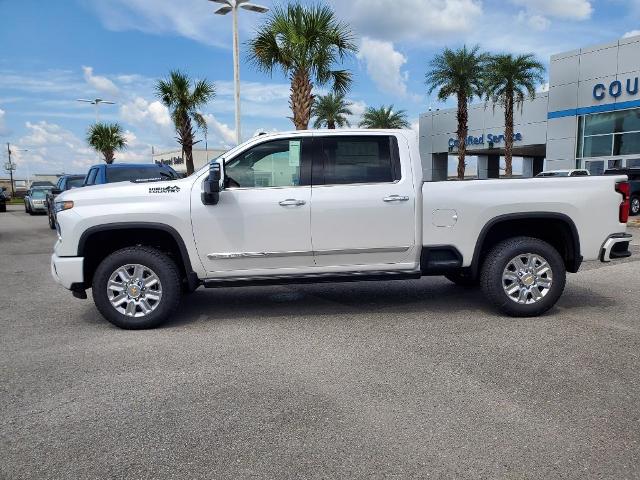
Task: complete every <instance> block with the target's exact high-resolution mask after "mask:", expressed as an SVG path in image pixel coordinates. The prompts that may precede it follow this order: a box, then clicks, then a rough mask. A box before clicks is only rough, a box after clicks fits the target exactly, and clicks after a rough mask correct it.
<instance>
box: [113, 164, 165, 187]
mask: <svg viewBox="0 0 640 480" xmlns="http://www.w3.org/2000/svg"><path fill="white" fill-rule="evenodd" d="M176 178H177V177H176V176H175V175H174V174H173V173H172V172H171V171H169V170H164V169H163V170H161V169H159V168H157V167H150V168H145V167H118V168H108V169H107V183H114V182H129V181H134V182H135V181H136V180H175V179H176Z"/></svg>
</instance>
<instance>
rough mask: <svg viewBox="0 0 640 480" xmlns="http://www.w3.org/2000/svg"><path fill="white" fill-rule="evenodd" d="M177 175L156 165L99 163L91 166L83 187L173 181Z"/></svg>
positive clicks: (170, 169) (164, 166)
mask: <svg viewBox="0 0 640 480" xmlns="http://www.w3.org/2000/svg"><path fill="white" fill-rule="evenodd" d="M177 178H180V176H179V175H178V173H177V172H176V171H175V170H174V169H173V168H171V167H170V166H168V165H164V164H158V163H110V164H107V163H101V164H98V165H94V166H92V167H91V168H90V169H89V171H88V172H87V175H86V177H85V179H84V183H83V184H82V186H83V187H89V186H92V185H103V184H105V183H115V182H129V181H149V180H175V179H177Z"/></svg>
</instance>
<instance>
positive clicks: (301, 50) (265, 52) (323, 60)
mask: <svg viewBox="0 0 640 480" xmlns="http://www.w3.org/2000/svg"><path fill="white" fill-rule="evenodd" d="M356 51H357V47H356V45H355V43H354V38H353V35H352V33H351V30H350V28H349V26H348V25H346V24H345V23H342V22H340V21H338V20H337V19H336V16H335V14H334V12H333V10H332V9H331V8H329V7H328V6H323V5H315V6H303V5H300V4H290V5H287V6H286V7H275V8H274V9H273V12H272V13H271V14H270V16H269V18H268V19H267V21H266V22H265V23H264V25H262V26H261V27H260V28H259V29H258V31H257V33H256V36H255V38H253V39H252V40H250V41H249V52H250V53H249V58H250V61H251V62H252V63H253V64H254V65H256V66H257V68H258V69H260V70H262V71H264V72H266V73H269V74H272V73H273V70H274V69H278V68H279V69H281V70H282V71H283V72H284V74H285V75H287V77H289V80H290V81H291V96H290V100H289V105H290V107H291V110H292V113H293V117H292V121H293V124H294V125H295V127H296V129H298V130H304V129H306V128H307V127H308V125H309V120H310V118H311V107H312V105H313V98H314V96H313V94H312V93H311V91H312V89H313V86H314V82H315V84H316V85H318V86H323V85H327V84H329V83H330V84H331V88H332V90H333V91H334V92H335V93H338V94H345V93H346V92H347V90H348V89H349V86H350V85H351V73H350V72H348V71H347V70H334V69H333V68H334V64H335V63H337V62H342V60H343V59H344V58H345V57H346V56H347V55H349V54H351V53H355V52H356Z"/></svg>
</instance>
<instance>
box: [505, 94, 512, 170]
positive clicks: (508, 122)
mask: <svg viewBox="0 0 640 480" xmlns="http://www.w3.org/2000/svg"><path fill="white" fill-rule="evenodd" d="M504 100H505V101H504V165H505V167H504V174H505V176H507V177H510V176H511V175H512V174H513V93H507V94H506V96H505V99H504Z"/></svg>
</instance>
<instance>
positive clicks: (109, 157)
mask: <svg viewBox="0 0 640 480" xmlns="http://www.w3.org/2000/svg"><path fill="white" fill-rule="evenodd" d="M102 154H103V155H104V162H105V163H106V164H107V165H111V164H112V163H113V159H114V155H113V150H105V151H104V152H102Z"/></svg>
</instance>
